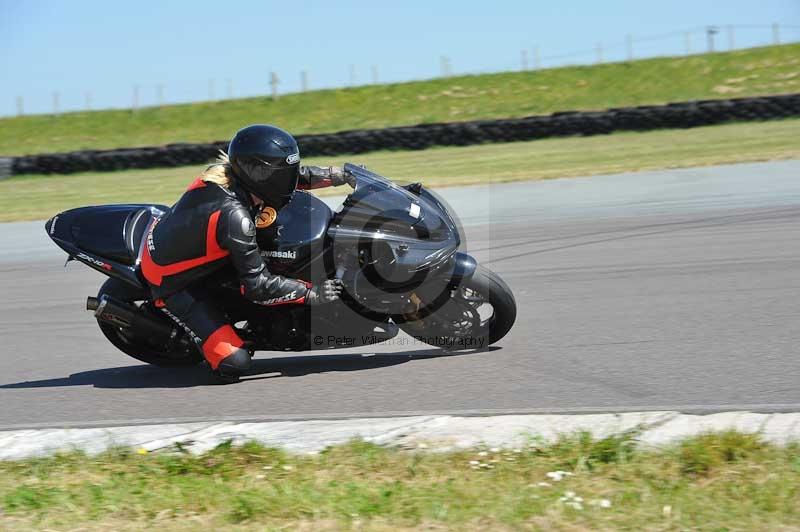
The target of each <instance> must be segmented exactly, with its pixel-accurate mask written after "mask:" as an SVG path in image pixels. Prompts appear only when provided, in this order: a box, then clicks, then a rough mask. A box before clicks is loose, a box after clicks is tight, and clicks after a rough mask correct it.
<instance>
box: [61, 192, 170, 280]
mask: <svg viewBox="0 0 800 532" xmlns="http://www.w3.org/2000/svg"><path fill="white" fill-rule="evenodd" d="M154 208H155V209H157V210H158V211H161V206H150V205H147V206H143V205H113V206H112V205H109V206H102V207H89V208H86V209H85V211H84V212H83V213H82V215H81V216H79V217H78V219H77V220H76V222H77V223H75V224H73V227H72V233H73V235H74V237H75V244H76V245H77V246H78V247H79V248H81V249H83V250H85V251H87V252H89V253H92V254H94V255H98V256H100V257H105V258H107V259H110V260H113V261H116V262H119V263H120V264H125V265H128V266H132V265H134V264H135V263H136V260H137V259H138V258H139V247H140V244H141V242H142V239H143V238H144V234H145V231H146V230H147V228H148V227H149V226H150V222H151V221H152V219H153V209H154ZM164 209H166V207H164Z"/></svg>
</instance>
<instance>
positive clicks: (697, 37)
mask: <svg viewBox="0 0 800 532" xmlns="http://www.w3.org/2000/svg"><path fill="white" fill-rule="evenodd" d="M793 42H800V25H790V24H780V23H773V24H752V25H741V24H739V25H710V26H702V27H694V28H688V29H684V30H678V31H672V32H668V33H662V34H656V35H636V34H627V35H624V36H622V37H621V38H620V39H619V40H616V41H612V42H596V43H594V45H591V46H587V47H586V48H584V49H581V50H573V51H569V52H556V53H548V52H547V51H546V48H545V47H543V46H539V45H534V46H531V47H526V48H521V49H520V50H518V51H517V52H510V53H509V54H508V56H507V58H506V60H505V61H502V60H501V64H493V65H490V66H489V67H488V68H486V67H485V68H481V67H477V68H476V67H474V66H473V65H467V64H464V65H461V64H459V63H457V61H456V59H455V58H454V57H453V56H451V55H448V54H446V53H444V54H441V55H440V56H439V57H438V64H437V66H438V72H437V71H436V69H435V67H433V68H432V69H431V71H430V72H429V75H427V76H423V78H421V79H429V78H435V77H452V76H456V75H467V74H485V73H492V72H504V71H527V70H539V69H547V68H555V67H561V66H571V65H589V64H603V63H610V62H620V61H633V60H637V59H647V58H653V57H660V56H680V55H683V56H690V55H695V54H702V53H708V52H722V51H732V50H739V49H744V48H752V47H756V46H765V45H771V44H772V45H775V44H786V43H793ZM515 55H516V58H515V59H510V58H514V56H515ZM344 68H345V70H346V72H347V75H346V77H345V78H343V79H344V80H346V81H343V82H341V83H339V84H333V85H325V86H316V87H315V86H314V84H313V82H312V79H313V76H312V73H311V72H309V71H308V70H301V71H299V72H294V73H288V72H287V73H282V72H268V75H267V77H266V83H265V86H264V87H263V90H261V91H259V92H255V93H252V92H251V93H243V92H238V91H237V90H236V86H235V81H234V80H233V79H232V78H224V79H217V78H208V79H206V80H204V81H202V82H199V81H198V80H183V81H182V84H187V83H188V84H191V86H193V87H197V86H202V85H204V84H205V85H206V86H207V95H206V98H203V97H199V98H198V97H193V98H188V99H187V98H174V99H173V98H170V97H169V91H168V87H167V84H166V83H163V82H160V83H155V84H153V83H148V84H144V83H135V82H134V83H131V85H130V104H129V105H127V106H121V107H120V106H110V107H104V108H122V109H131V110H134V111H135V110H138V109H141V108H143V107H160V106H163V105H167V104H178V103H188V102H197V101H217V100H223V99H225V100H227V99H233V98H245V97H256V96H265V95H269V96H270V97H271V98H278V97H279V96H280V95H283V94H291V93H298V92H306V91H309V90H315V89H323V88H326V89H328V88H340V87H356V86H363V85H375V84H379V83H381V82H402V81H413V80H412V79H397V78H395V77H392V76H391V75H388V76H386V78H385V79H382V77H381V65H374V64H373V65H368V66H361V65H356V64H352V63H351V64H348V65H346V66H344ZM360 72H369V76H367V77H365V78H361V77H360V76H359V73H360ZM218 88H219V89H220V90H218ZM62 96H63V97H64V98H63V99H62ZM96 96H97V95H96V94H95V93H93V92H92V91H91V90H86V91H84V92H83V94H74V93H62V91H59V90H54V91H53V92H52V94H51V111H50V112H49V113H48V112H47V111H41V112H36V113H32V114H60V113H64V112H70V111H90V110H94V108H95V107H94V102H95V101H96ZM40 100H41V99H40ZM62 100H63V101H64V102H67V101H68V102H69V104H68V105H62ZM15 103H16V115H17V116H23V115H25V114H28V113H26V104H27V103H29V102H26V99H25V97H24V96H22V95H20V96H17V98H16V102H15ZM35 107H36V108H37V109H46V107H47V105H46V104H44V103H43V102H42V101H37V102H36V105H35Z"/></svg>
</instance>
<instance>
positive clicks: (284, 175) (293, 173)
mask: <svg viewBox="0 0 800 532" xmlns="http://www.w3.org/2000/svg"><path fill="white" fill-rule="evenodd" d="M239 165H240V167H241V170H242V172H243V173H244V174H245V175H244V176H242V178H243V179H242V181H243V182H244V185H245V186H246V188H249V189H251V190H250V191H251V192H252V193H253V194H255V195H256V196H258V197H259V198H261V199H262V200H264V202H266V203H267V204H268V205H270V206H272V207H274V208H276V209H280V208H281V207H283V206H284V205H286V204H287V203H289V201H290V200H291V199H292V196H293V195H294V190H295V188H297V180H298V177H299V173H300V164H299V163H296V164H291V165H283V166H274V165H271V164H269V163H267V162H264V161H260V160H258V159H255V158H251V159H248V160H245V161H241V162H240V163H239Z"/></svg>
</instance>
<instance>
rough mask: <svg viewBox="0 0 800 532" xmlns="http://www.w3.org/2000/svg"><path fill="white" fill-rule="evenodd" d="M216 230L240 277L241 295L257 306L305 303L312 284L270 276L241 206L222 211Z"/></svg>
mask: <svg viewBox="0 0 800 532" xmlns="http://www.w3.org/2000/svg"><path fill="white" fill-rule="evenodd" d="M219 222H220V223H219V225H218V227H217V241H218V242H219V245H220V246H221V247H222V248H224V249H227V250H228V252H229V253H230V258H231V262H233V266H234V267H235V268H236V272H237V273H238V274H239V280H240V282H241V286H242V295H244V296H245V297H246V298H247V299H249V300H250V301H253V302H255V303H258V304H260V305H280V304H286V303H300V304H302V303H306V302H307V301H306V298H307V297H308V295H309V292H310V288H311V285H310V283H306V282H304V281H299V280H297V279H290V278H288V277H283V276H281V275H273V274H271V273H270V272H269V270H267V265H266V264H265V263H264V259H263V258H262V257H261V255H260V254H259V252H258V243H257V242H256V227H255V224H253V220H252V218H251V217H250V213H248V212H247V210H246V209H245V208H244V207H236V208H233V209H230V210H229V211H228V212H227V213H226V212H225V211H224V210H223V212H222V213H221V215H220V220H219Z"/></svg>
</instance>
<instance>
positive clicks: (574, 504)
mask: <svg viewBox="0 0 800 532" xmlns="http://www.w3.org/2000/svg"><path fill="white" fill-rule="evenodd" d="M567 506H569V507H571V508H574V509H576V510H583V505H582V504H581V503H579V502H575V501H572V502H568V503H567Z"/></svg>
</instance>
